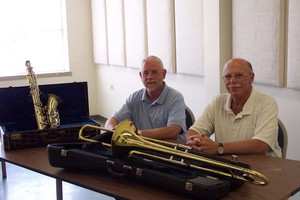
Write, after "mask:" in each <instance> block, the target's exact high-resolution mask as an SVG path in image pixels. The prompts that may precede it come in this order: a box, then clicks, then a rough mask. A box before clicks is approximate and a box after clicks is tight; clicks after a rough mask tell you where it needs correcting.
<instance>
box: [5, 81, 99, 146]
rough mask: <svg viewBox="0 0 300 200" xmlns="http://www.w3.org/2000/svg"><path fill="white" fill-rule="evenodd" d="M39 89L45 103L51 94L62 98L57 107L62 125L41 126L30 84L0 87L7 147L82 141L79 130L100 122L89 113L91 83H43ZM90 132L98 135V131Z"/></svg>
mask: <svg viewBox="0 0 300 200" xmlns="http://www.w3.org/2000/svg"><path fill="white" fill-rule="evenodd" d="M39 90H40V100H41V102H42V104H43V106H46V105H47V101H48V94H51V93H52V94H55V95H57V96H59V97H60V98H61V99H62V102H61V103H59V104H58V106H57V110H58V112H59V115H60V123H61V125H60V126H59V127H57V128H46V129H43V130H38V129H37V123H36V118H35V113H34V106H33V100H32V96H31V94H30V89H29V86H17V87H5V88H0V135H1V141H2V143H3V144H4V149H5V150H7V151H8V150H16V149H24V148H31V147H40V146H47V144H50V143H57V142H78V132H79V130H80V128H81V127H82V126H83V125H84V124H93V125H98V122H96V121H95V120H93V119H92V118H91V117H90V116H89V102H88V85H87V82H71V83H59V84H48V85H39ZM89 134H91V136H95V135H96V134H97V132H95V131H91V132H90V133H89Z"/></svg>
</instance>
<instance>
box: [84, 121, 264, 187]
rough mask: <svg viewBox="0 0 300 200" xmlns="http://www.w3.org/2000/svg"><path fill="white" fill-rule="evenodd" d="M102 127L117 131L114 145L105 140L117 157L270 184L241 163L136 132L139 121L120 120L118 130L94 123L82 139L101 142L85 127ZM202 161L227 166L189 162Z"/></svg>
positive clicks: (114, 134) (259, 183)
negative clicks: (176, 158) (154, 153)
mask: <svg viewBox="0 0 300 200" xmlns="http://www.w3.org/2000/svg"><path fill="white" fill-rule="evenodd" d="M86 128H92V129H100V130H103V131H108V132H113V134H112V138H111V144H107V143H103V142H101V143H102V145H105V146H107V147H111V149H112V152H113V155H114V156H115V157H117V158H124V157H130V156H132V155H141V156H146V157H147V158H150V159H157V160H162V161H166V162H170V163H174V164H178V165H182V166H187V167H190V168H194V169H198V170H203V171H207V172H210V173H213V174H218V175H222V176H226V177H231V178H234V179H238V180H242V181H245V182H249V183H252V184H255V185H268V183H269V180H268V178H267V177H266V176H265V175H263V174H261V173H259V172H257V171H255V170H251V169H249V168H245V167H241V166H238V165H234V164H230V163H226V162H222V161H218V160H214V159H212V158H207V157H204V156H201V155H198V154H193V153H190V152H189V150H191V148H190V147H188V146H185V145H180V144H175V143H171V142H165V141H161V140H156V139H152V138H148V137H143V136H140V135H138V134H136V132H137V129H136V126H135V124H134V123H133V122H132V121H130V120H124V121H122V122H120V123H119V124H118V125H117V126H116V128H115V130H111V129H105V128H103V127H99V126H94V125H88V124H87V125H84V126H83V127H82V128H81V129H80V131H79V139H81V140H83V141H88V142H99V141H97V140H93V139H89V138H86V137H84V136H83V132H84V129H86ZM139 149H145V150H153V151H156V152H160V153H164V154H168V155H170V158H165V157H163V156H157V155H153V154H149V153H145V152H142V151H139ZM174 157H179V158H181V160H175V159H173V158H174ZM188 159H190V160H192V161H200V162H202V163H206V164H209V165H210V166H214V167H215V168H219V169H223V170H219V169H210V168H208V167H203V166H198V165H195V164H192V163H190V162H189V161H188ZM234 171H235V172H240V174H242V175H236V173H234Z"/></svg>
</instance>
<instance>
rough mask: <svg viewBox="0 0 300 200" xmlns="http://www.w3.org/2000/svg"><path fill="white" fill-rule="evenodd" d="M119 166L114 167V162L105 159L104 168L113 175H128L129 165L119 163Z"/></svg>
mask: <svg viewBox="0 0 300 200" xmlns="http://www.w3.org/2000/svg"><path fill="white" fill-rule="evenodd" d="M119 165H120V167H116V163H115V162H114V161H112V160H107V161H106V169H107V171H108V172H109V173H110V174H111V175H113V176H114V177H125V176H128V175H129V174H130V171H131V167H130V166H128V165H124V164H122V165H121V164H119ZM114 168H118V169H122V171H120V170H118V171H117V170H115V169H114Z"/></svg>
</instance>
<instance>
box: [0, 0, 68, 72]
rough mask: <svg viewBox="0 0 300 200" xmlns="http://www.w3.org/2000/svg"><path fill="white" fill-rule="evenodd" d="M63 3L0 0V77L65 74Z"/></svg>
mask: <svg viewBox="0 0 300 200" xmlns="http://www.w3.org/2000/svg"><path fill="white" fill-rule="evenodd" d="M64 21H65V0H26V1H24V0H0V26H1V27H2V28H1V32H0V55H1V62H0V76H9V75H20V74H26V66H25V61H26V60H30V61H31V64H32V66H33V67H34V71H35V73H45V72H59V71H68V70H69V67H68V55H67V52H68V51H67V38H66V29H65V27H66V26H65V23H64Z"/></svg>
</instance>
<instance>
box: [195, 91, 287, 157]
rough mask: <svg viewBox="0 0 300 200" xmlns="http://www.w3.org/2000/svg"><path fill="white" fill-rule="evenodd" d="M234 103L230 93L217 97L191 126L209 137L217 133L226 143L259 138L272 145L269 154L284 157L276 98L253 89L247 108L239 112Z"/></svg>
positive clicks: (217, 137)
mask: <svg viewBox="0 0 300 200" xmlns="http://www.w3.org/2000/svg"><path fill="white" fill-rule="evenodd" d="M231 102H232V99H231V96H230V94H229V93H227V94H221V95H219V96H218V97H216V98H215V99H214V100H213V102H212V103H211V104H209V105H208V106H207V107H206V109H205V111H204V113H203V115H202V116H201V117H200V118H199V119H197V121H196V122H195V123H194V125H193V126H192V127H191V129H193V130H195V131H197V132H201V133H204V134H206V135H208V136H210V135H212V134H213V133H215V140H216V141H217V142H223V143H226V142H233V141H241V140H246V139H258V140H261V141H263V142H265V143H267V144H268V145H269V146H270V148H271V150H270V152H269V153H268V155H271V156H275V157H281V148H280V147H279V145H278V141H277V135H278V106H277V103H276V101H275V99H274V98H272V97H270V96H267V95H264V94H262V93H259V92H258V91H256V90H254V89H252V92H251V95H250V97H249V99H248V100H247V102H246V103H245V105H244V107H243V110H242V111H241V112H240V113H238V114H237V115H235V114H234V113H233V111H232V110H231Z"/></svg>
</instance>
